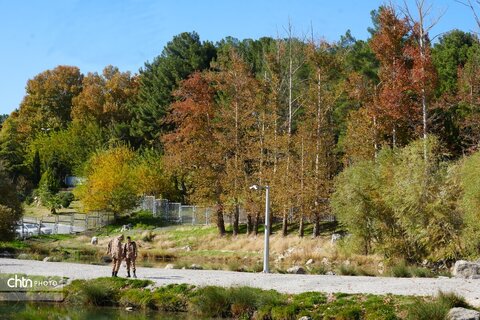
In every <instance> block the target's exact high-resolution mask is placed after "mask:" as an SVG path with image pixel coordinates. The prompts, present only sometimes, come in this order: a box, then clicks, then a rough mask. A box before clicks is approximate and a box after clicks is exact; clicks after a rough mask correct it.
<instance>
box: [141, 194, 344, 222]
mask: <svg viewBox="0 0 480 320" xmlns="http://www.w3.org/2000/svg"><path fill="white" fill-rule="evenodd" d="M139 209H140V210H145V211H149V212H151V213H152V215H153V216H154V217H157V218H159V219H161V220H162V221H164V222H166V223H168V224H190V225H208V224H211V223H213V222H214V220H213V217H214V213H215V209H214V208H213V207H203V206H192V205H182V204H181V203H178V202H169V201H168V200H166V199H155V197H154V196H144V197H142V199H141V200H140V205H139ZM289 218H290V220H291V221H292V220H293V211H292V212H291V214H290V217H289ZM224 219H225V222H226V223H229V224H232V223H233V214H231V213H225V215H224ZM306 220H307V221H308V219H306ZM322 221H335V216H334V215H330V214H329V215H325V216H323V217H322ZM239 223H242V224H245V223H247V213H246V212H245V210H244V209H243V208H240V212H239Z"/></svg>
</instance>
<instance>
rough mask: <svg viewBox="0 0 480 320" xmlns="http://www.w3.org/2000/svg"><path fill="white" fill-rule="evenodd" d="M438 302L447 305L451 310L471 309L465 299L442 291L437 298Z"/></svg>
mask: <svg viewBox="0 0 480 320" xmlns="http://www.w3.org/2000/svg"><path fill="white" fill-rule="evenodd" d="M437 299H438V301H439V302H440V303H442V304H445V305H447V306H448V307H449V308H467V309H468V308H471V307H472V306H471V305H469V304H468V303H467V301H466V300H465V298H464V297H462V296H459V295H457V294H455V293H454V292H443V291H440V292H439V293H438V297H437Z"/></svg>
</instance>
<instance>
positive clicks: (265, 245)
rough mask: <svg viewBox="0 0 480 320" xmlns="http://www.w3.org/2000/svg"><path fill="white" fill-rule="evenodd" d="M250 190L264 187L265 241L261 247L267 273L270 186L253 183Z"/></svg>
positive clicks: (264, 270)
mask: <svg viewBox="0 0 480 320" xmlns="http://www.w3.org/2000/svg"><path fill="white" fill-rule="evenodd" d="M250 189H252V190H258V189H265V243H264V248H263V273H269V272H270V269H269V267H268V260H269V255H270V228H271V225H270V187H269V186H259V185H256V184H254V185H253V186H251V187H250Z"/></svg>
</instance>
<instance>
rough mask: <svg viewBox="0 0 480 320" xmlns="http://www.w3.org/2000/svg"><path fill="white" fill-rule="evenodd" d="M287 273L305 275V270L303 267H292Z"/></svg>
mask: <svg viewBox="0 0 480 320" xmlns="http://www.w3.org/2000/svg"><path fill="white" fill-rule="evenodd" d="M287 273H292V274H305V273H306V272H305V269H303V268H302V267H300V266H294V267H291V268H288V269H287Z"/></svg>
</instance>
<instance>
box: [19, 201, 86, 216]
mask: <svg viewBox="0 0 480 320" xmlns="http://www.w3.org/2000/svg"><path fill="white" fill-rule="evenodd" d="M23 209H24V210H25V216H27V217H35V218H42V217H51V216H53V215H52V214H51V213H50V209H48V208H47V207H44V206H40V205H39V206H37V205H35V204H31V205H27V204H24V205H23ZM70 213H82V206H81V203H80V201H73V202H72V203H71V204H70V207H68V208H61V209H57V214H70Z"/></svg>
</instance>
